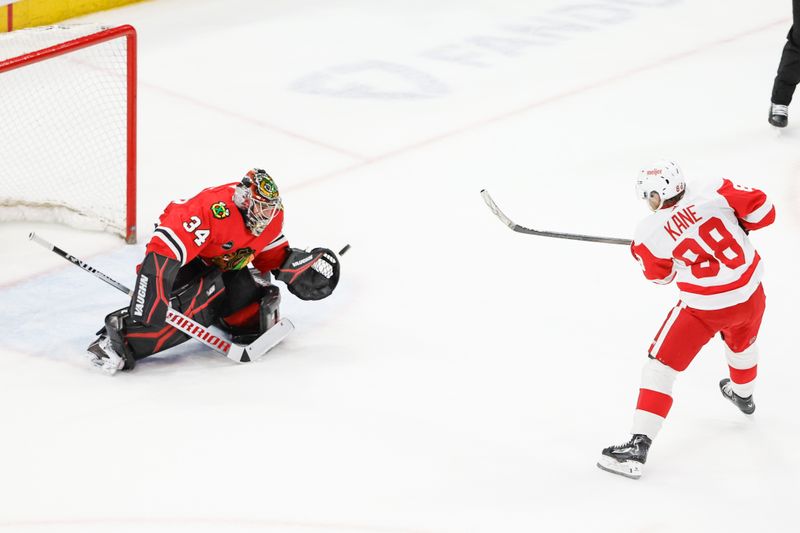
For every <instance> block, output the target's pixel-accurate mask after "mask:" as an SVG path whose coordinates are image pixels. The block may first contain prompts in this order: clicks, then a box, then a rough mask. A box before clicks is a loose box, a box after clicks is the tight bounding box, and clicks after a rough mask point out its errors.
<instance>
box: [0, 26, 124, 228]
mask: <svg viewBox="0 0 800 533" xmlns="http://www.w3.org/2000/svg"><path fill="white" fill-rule="evenodd" d="M10 220H44V221H50V222H56V223H62V224H67V225H70V226H74V227H78V228H82V229H94V230H105V231H109V232H113V233H117V234H119V235H121V236H123V237H124V238H125V240H126V241H127V242H130V243H132V242H135V241H136V31H135V30H134V28H133V27H131V26H119V27H104V26H98V25H95V24H79V25H71V26H47V27H40V28H31V29H25V30H17V31H13V32H10V33H6V34H0V221H10Z"/></svg>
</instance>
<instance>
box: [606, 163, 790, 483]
mask: <svg viewBox="0 0 800 533" xmlns="http://www.w3.org/2000/svg"><path fill="white" fill-rule="evenodd" d="M636 191H637V194H638V195H639V197H640V198H641V199H643V200H645V201H646V202H647V203H648V205H649V207H650V209H651V210H652V211H653V213H652V214H651V215H650V216H648V217H647V218H645V219H644V220H642V222H640V223H639V225H638V227H637V228H636V234H635V237H634V240H633V243H632V244H631V252H632V253H633V256H634V257H635V258H636V259H637V260H638V261H639V263H640V264H641V266H642V269H643V271H644V276H645V277H646V278H647V279H649V280H650V281H653V282H655V283H659V284H667V283H670V282H672V281H675V282H676V284H677V286H678V290H679V291H680V300H679V301H678V303H677V305H676V306H675V307H674V308H672V309H671V310H670V311H669V313H668V314H667V318H666V320H665V321H664V324H663V325H662V326H661V328H660V329H659V330H658V333H657V334H656V337H655V339H654V340H653V342H652V344H651V345H650V349H649V358H648V360H647V362H646V363H645V365H644V368H643V370H642V378H641V386H640V389H639V398H638V402H637V404H636V411H635V414H634V420H633V429H632V431H631V433H632V434H633V436H632V437H631V440H630V441H629V442H627V443H625V444H621V445H617V446H610V447H608V448H606V449H604V450H603V452H602V454H601V456H600V460H599V461H598V463H597V466H599V467H600V468H602V469H603V470H607V471H609V472H613V473H616V474H621V475H623V476H626V477H630V478H634V479H637V478H639V477H640V476H641V475H642V467H643V465H644V463H645V461H646V460H647V452H648V450H649V448H650V445H651V444H652V441H653V439H654V438H655V436H656V435H657V434H658V431H659V430H660V429H661V425H662V424H663V422H664V419H665V418H666V416H667V413H669V410H670V407H671V406H672V385H673V383H674V381H675V378H676V377H677V375H678V373H679V372H681V371H683V370H685V369H686V368H687V367H688V366H689V363H691V362H692V359H694V357H695V355H697V353H698V352H699V351H700V349H701V348H702V347H703V346H704V345H705V344H706V343H707V342H708V341H709V340H710V339H711V338H712V337H713V336H714V335H716V334H717V333H720V336H721V337H722V340H723V341H724V344H725V355H726V357H727V361H728V368H729V371H730V372H729V373H730V377H729V378H725V379H723V380H722V381H720V383H719V387H720V390H721V392H722V395H723V396H724V397H725V398H727V399H728V400H730V401H731V402H733V403H734V405H736V406H737V407H738V408H739V409H740V410H741V411H742V412H743V413H745V414H747V415H750V414H752V413H753V411H755V403H754V401H753V388H754V385H755V378H756V368H757V362H758V346H757V343H756V338H757V336H758V330H759V327H760V325H761V317H762V315H763V313H764V306H765V297H764V290H763V288H762V286H761V276H762V271H763V266H762V262H761V257H760V256H759V254H758V252H757V251H756V250H755V248H754V247H753V245H752V243H751V242H750V239H749V238H748V234H749V232H750V231H752V230H756V229H760V228H763V227H765V226H768V225H769V224H771V223H772V222H773V221H774V220H775V208H774V207H773V205H772V202H770V200H769V199H768V198H767V196H766V194H764V193H763V192H762V191H760V190H758V189H752V188H749V187H742V186H739V185H735V184H733V183H732V182H731V181H730V180H727V179H720V180H717V181H715V182H713V183H709V184H707V185H704V186H701V185H700V184H697V185H696V186H695V185H694V184H693V185H692V186H691V187H687V186H686V181H685V180H684V176H683V173H682V172H681V169H680V168H679V167H678V165H677V164H676V163H675V162H673V161H667V160H662V161H658V162H656V163H655V164H653V165H651V166H648V167H646V168H644V169H643V170H641V172H640V173H639V177H638V180H637V182H636Z"/></svg>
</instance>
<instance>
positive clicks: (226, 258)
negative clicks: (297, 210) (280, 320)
mask: <svg viewBox="0 0 800 533" xmlns="http://www.w3.org/2000/svg"><path fill="white" fill-rule="evenodd" d="M236 185H237V184H236V183H229V184H226V185H220V186H217V187H209V188H208V189H205V190H203V191H202V192H201V193H200V194H198V195H196V196H194V197H193V198H190V199H189V200H177V201H175V202H172V203H170V204H169V205H168V206H167V207H166V209H164V213H163V214H162V215H161V217H160V218H159V225H158V226H157V227H156V229H155V231H154V233H153V238H152V239H150V242H149V243H148V244H147V252H148V253H149V252H155V253H157V254H159V255H163V256H166V257H170V258H173V259H177V260H178V261H180V263H181V266H183V265H186V264H187V263H189V262H190V261H191V260H192V259H194V258H196V257H200V258H202V259H203V260H205V261H206V262H207V263H209V264H214V265H216V266H217V267H219V268H220V269H221V270H223V271H226V270H239V269H242V268H245V267H246V266H247V265H248V263H250V261H252V262H253V266H254V267H255V268H257V269H258V270H259V271H261V272H269V271H270V270H274V269H276V268H278V267H279V266H281V263H282V262H283V260H284V258H285V257H286V250H287V249H288V247H289V244H288V242H287V240H286V238H285V237H284V236H283V210H281V211H279V212H278V213H277V214H276V215H275V217H274V218H273V219H272V220H271V221H270V223H269V225H267V227H266V228H265V229H264V230H263V232H262V233H261V234H260V235H258V236H256V235H254V234H253V233H251V232H250V230H248V229H247V226H246V225H245V221H244V219H243V217H242V214H241V212H240V211H239V209H238V208H237V207H236V205H234V203H233V200H232V196H233V193H234V189H235V187H236Z"/></svg>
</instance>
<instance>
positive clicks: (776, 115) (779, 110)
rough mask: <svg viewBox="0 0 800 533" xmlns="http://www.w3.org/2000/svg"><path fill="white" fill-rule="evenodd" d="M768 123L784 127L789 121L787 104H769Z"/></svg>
mask: <svg viewBox="0 0 800 533" xmlns="http://www.w3.org/2000/svg"><path fill="white" fill-rule="evenodd" d="M769 123H770V124H772V125H773V126H775V127H776V128H785V127H786V125H787V124H788V123H789V106H786V105H778V104H771V105H770V106H769Z"/></svg>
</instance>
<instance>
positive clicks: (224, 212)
mask: <svg viewBox="0 0 800 533" xmlns="http://www.w3.org/2000/svg"><path fill="white" fill-rule="evenodd" d="M211 213H213V215H214V218H219V219H222V218H226V217H228V216H230V214H231V210H230V209H228V206H227V205H225V202H217V203H215V204H214V205H212V206H211Z"/></svg>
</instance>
